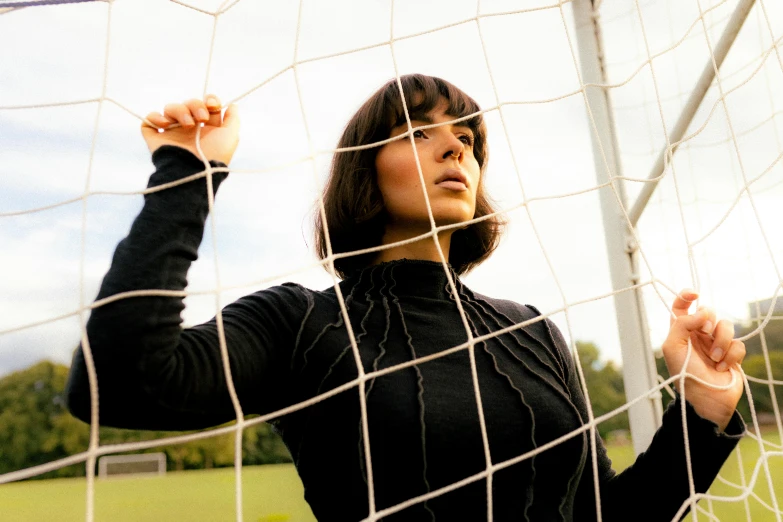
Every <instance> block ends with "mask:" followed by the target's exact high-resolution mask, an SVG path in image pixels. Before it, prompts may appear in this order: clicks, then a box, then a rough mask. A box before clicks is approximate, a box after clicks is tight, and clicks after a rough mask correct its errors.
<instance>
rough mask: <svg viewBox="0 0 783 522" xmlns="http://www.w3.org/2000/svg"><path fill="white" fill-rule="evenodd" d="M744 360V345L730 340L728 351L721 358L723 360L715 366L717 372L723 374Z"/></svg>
mask: <svg viewBox="0 0 783 522" xmlns="http://www.w3.org/2000/svg"><path fill="white" fill-rule="evenodd" d="M744 359H745V343H743V342H742V341H737V340H734V339H732V341H731V344H730V345H729V350H728V352H727V353H726V355H725V356H724V357H723V360H722V361H721V362H719V363H718V364H717V365H715V369H716V370H718V371H719V372H725V371H726V370H728V369H729V368H734V367H735V366H738V365H740V364H742V361H743V360H744Z"/></svg>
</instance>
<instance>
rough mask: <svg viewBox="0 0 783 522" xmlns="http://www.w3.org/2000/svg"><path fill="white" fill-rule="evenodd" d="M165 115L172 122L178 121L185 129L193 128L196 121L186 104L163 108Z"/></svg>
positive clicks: (169, 105)
mask: <svg viewBox="0 0 783 522" xmlns="http://www.w3.org/2000/svg"><path fill="white" fill-rule="evenodd" d="M163 115H164V116H165V117H166V118H169V119H170V120H174V121H178V122H179V123H180V125H182V126H183V127H193V126H194V125H195V124H196V120H194V119H193V115H192V114H191V113H190V109H189V108H188V107H187V106H186V105H185V104H184V103H170V104H168V105H166V106H165V107H164V108H163Z"/></svg>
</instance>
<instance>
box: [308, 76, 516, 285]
mask: <svg viewBox="0 0 783 522" xmlns="http://www.w3.org/2000/svg"><path fill="white" fill-rule="evenodd" d="M400 81H401V83H402V91H403V93H404V96H405V103H406V104H407V106H408V114H409V115H410V118H411V120H414V119H417V117H419V116H423V115H426V114H428V113H429V112H431V111H432V110H433V109H435V107H436V106H437V105H438V103H439V102H440V101H441V99H445V100H446V102H447V104H448V108H447V109H446V114H447V115H448V116H451V117H453V118H462V117H464V116H468V115H470V114H473V113H476V112H478V111H480V110H481V109H480V108H479V106H478V104H477V103H476V102H475V101H474V100H473V99H472V98H471V97H470V96H468V95H467V94H465V93H464V92H462V91H461V90H459V89H458V88H457V87H455V86H454V85H452V84H451V83H449V82H447V81H445V80H442V79H440V78H435V77H432V76H425V75H423V74H411V75H407V76H402V77H401V78H400ZM405 123H406V120H405V112H404V111H403V107H402V100H401V99H400V91H399V87H398V85H397V80H396V79H393V80H389V81H388V82H387V83H386V84H385V85H384V86H383V87H381V88H380V89H379V90H378V91H377V92H375V94H373V95H372V96H371V97H370V98H369V99H368V100H367V101H366V102H365V103H364V105H362V106H361V108H360V109H359V110H358V111H357V112H356V114H354V116H353V118H351V120H350V121H349V122H348V124H347V125H346V127H345V130H344V131H343V135H342V137H341V138H340V142H339V143H338V145H337V147H338V148H343V147H355V146H360V145H368V144H371V143H375V142H379V141H383V140H385V139H388V138H389V136H390V135H391V131H392V129H393V128H395V127H397V126H399V125H404V124H405ZM462 124H463V125H466V126H468V127H469V128H470V129H471V130H472V131H473V135H474V143H473V155H474V157H475V158H476V160H477V161H478V164H479V167H480V168H481V177H480V179H479V185H478V189H477V191H476V213H475V215H474V218H478V217H483V216H486V215H488V214H491V213H493V212H494V211H495V210H494V209H493V207H492V204H491V201H490V200H489V198H488V197H487V196H486V194H485V193H484V172H485V171H486V166H487V152H488V151H487V139H486V138H487V129H486V125H485V124H484V118H483V117H482V115H481V114H477V115H475V116H473V117H471V118H469V119H467V120H465V121H463V122H462ZM378 150H379V147H372V148H368V149H363V150H352V151H348V152H336V153H335V154H334V158H333V159H332V165H331V169H330V173H329V179H328V181H327V182H326V187H325V188H324V193H323V199H324V206H325V209H326V222H327V223H328V226H329V240H330V242H331V245H332V252H334V253H341V252H350V251H353V250H361V249H365V248H370V247H374V246H378V245H380V244H381V241H382V239H383V233H384V229H385V226H386V222H387V215H386V208H385V206H384V203H383V197H382V196H381V192H380V190H379V188H378V183H377V179H376V172H375V157H376V155H377V154H378ZM504 225H505V223H504V221H503V220H502V219H501V218H500V217H499V216H493V217H491V218H487V219H485V220H483V221H479V222H477V223H473V224H471V225H469V226H467V227H465V228H462V229H459V230H456V231H455V232H454V234H453V235H452V237H451V247H450V250H449V263H450V264H451V266H452V267H453V268H454V270H455V271H456V272H457V273H458V274H464V273H466V272H468V271H469V270H471V269H473V268H474V267H476V266H477V265H479V264H480V263H481V262H482V261H484V260H485V259H486V258H487V257H489V255H490V254H491V253H492V252H493V251H494V250H495V248H497V245H498V242H499V241H500V236H501V234H502V230H503V227H504ZM315 246H316V252H317V253H318V256H319V258H320V259H324V258H326V257H327V255H328V253H327V249H326V236H325V234H324V223H323V222H322V220H321V214H320V212H317V213H316V217H315ZM377 255H378V253H377V252H372V253H370V254H362V255H355V256H350V257H344V258H340V259H336V260H335V262H334V266H335V270H336V272H337V273H338V274H339V275H340V277H342V278H345V277H347V276H348V275H350V273H351V272H353V271H355V270H359V269H362V268H365V267H367V266H369V265H371V264H372V262H373V260H374V259H375V258H376V257H377Z"/></svg>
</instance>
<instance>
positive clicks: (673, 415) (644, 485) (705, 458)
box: [550, 295, 745, 522]
mask: <svg viewBox="0 0 783 522" xmlns="http://www.w3.org/2000/svg"><path fill="white" fill-rule="evenodd" d="M686 297H693V299H695V297H694V296H691V295H687V296H686ZM691 300H692V299H691ZM680 301H681V298H678V300H677V301H675V305H674V309H675V310H674V311H675V315H676V316H677V320H676V321H672V325H671V330H670V333H669V337H668V338H667V341H666V343H665V345H664V351H665V353H666V354H667V363H668V364H669V367H670V368H669V369H670V372H671V373H672V375H674V374H675V373H678V372H679V370H680V368H681V367H682V361H683V360H684V353H683V352H684V351H685V350H686V349H687V344H688V338H689V336H693V338H694V341H693V346H694V353H693V355H692V357H691V361H690V363H689V367H688V371H689V373H693V374H696V375H698V376H699V377H701V378H703V379H705V380H707V381H710V382H715V383H716V384H721V385H724V384H727V383H728V382H730V381H731V377H730V372H728V371H726V369H725V367H724V366H722V365H720V362H723V361H724V360H726V361H729V362H730V363H731V364H737V365H738V364H739V362H740V361H741V359H742V357H741V355H742V354H740V353H738V352H742V353H744V347H743V346H740V345H741V344H742V343H739V345H736V344H734V343H733V342H732V340H731V336H730V335H729V336H728V338H726V335H725V333H726V332H723V331H722V330H721V331H720V332H716V334H715V340H717V343H718V344H719V345H720V347H721V348H722V349H723V351H724V352H725V354H726V355H725V356H724V358H721V359H719V361H718V362H715V361H714V360H712V359H710V357H709V355H710V354H711V353H712V351H713V350H712V349H713V348H715V347H716V346H717V345H714V342H713V338H712V336H711V335H709V334H705V333H703V332H702V331H701V330H702V329H703V327H704V325H705V323H708V322H713V324H714V320H715V319H714V316H712V315H711V312H709V311H701V310H700V311H699V312H697V313H695V314H692V315H688V314H687V310H688V306H685V308H684V312H682V310H678V309H677V307H678V306H680V307H682V303H681V302H680ZM719 324H720V323H719ZM722 328H725V325H723V327H722ZM550 329H551V331H552V333H553V338H554V342H555V346H556V348H557V350H558V352H560V353H561V354H562V356H563V359H564V360H565V362H566V367H567V373H568V381H569V390H570V392H571V397H572V400H573V401H574V403H575V404H576V406H577V408H578V409H579V410H580V412H581V414H582V417H583V419H584V421H585V422H586V421H587V404H586V401H585V399H584V394H583V393H582V388H581V386H580V385H579V379H578V377H577V374H576V370H575V367H574V365H573V360H572V359H571V357H570V355H569V350H568V348H567V346H566V343H565V341H564V340H563V337H562V335H561V334H560V332H559V331H558V330H557V327H556V326H554V324H552V323H550ZM706 330H710V325H709V324H708V325H707V328H706ZM710 333H711V332H710ZM708 338H709V342H706V341H707V339H708ZM735 350H736V351H735ZM696 352H698V353H696ZM677 364H679V366H677ZM719 365H720V366H719ZM716 368H717V369H716ZM738 380H739V381H741V379H738ZM692 382H693V384H688V385H686V389H685V396H686V398H687V399H688V400H687V401H686V422H687V428H688V439H689V444H688V448H689V450H690V457H691V469H692V471H693V478H694V485H695V491H696V492H697V493H703V492H705V491H707V489H708V488H709V487H710V485H711V484H712V482H713V481H714V480H715V477H716V476H717V474H718V472H719V471H720V468H721V467H722V466H723V463H724V462H725V461H726V459H727V458H728V457H729V455H730V454H731V452H732V451H733V449H734V448H735V447H736V445H737V443H738V442H739V439H740V438H741V437H742V435H743V434H744V432H745V424H744V423H743V421H742V418H741V417H740V416H739V413H737V412H736V405H737V401H738V400H739V394H741V391H742V388H741V384H740V386H739V390H738V389H737V387H736V386H735V387H734V388H732V389H730V390H715V389H713V388H709V387H703V386H702V385H699V384H698V383H695V381H692ZM702 388H704V389H702ZM691 397H693V398H694V399H696V403H695V404H694V403H692V402H691V400H690V398H691ZM705 398H706V399H707V400H708V403H707V404H706V405H705V404H704V403H701V402H699V400H700V399H701V400H705ZM629 399H630V398H629ZM681 401H682V398H681V397H680V396H679V395H678V397H677V399H676V400H675V401H672V403H671V404H670V405H669V407H668V408H667V410H666V411H665V412H664V415H663V423H662V426H661V427H660V428H659V429H658V431H657V432H656V433H655V436H654V437H653V440H652V442H651V443H650V446H649V447H648V448H647V450H646V451H644V452H643V453H641V454H640V455H639V456H638V457H637V459H636V461H635V462H634V464H633V465H632V466H630V467H629V468H627V469H626V470H624V471H623V472H621V473H619V474H618V473H615V471H614V470H612V466H611V461H610V460H609V457H608V456H607V453H606V448H605V446H604V444H603V441H602V440H601V438H600V436H599V435H598V431H597V430H595V436H596V449H597V461H596V462H597V463H598V466H597V467H598V483H599V487H600V492H601V514H602V520H603V521H604V522H615V521H621V520H629V519H633V520H639V521H651V522H653V521H655V522H668V521H670V520H672V519H673V518H674V516H675V515H676V513H677V511H678V510H679V509H680V507H681V505H682V504H683V502H684V501H685V500H686V499H687V498H688V496H689V495H690V488H689V484H688V467H687V462H686V455H685V438H684V430H683V423H682V416H681V405H682V403H681ZM716 404H721V405H722V406H721V407H715V406H714V405H716ZM705 406H707V407H705ZM710 406H712V407H710ZM727 412H728V414H727ZM713 416H714V417H713ZM588 441H589V439H588ZM587 452H588V455H587V459H586V462H585V468H584V471H583V473H582V477H581V480H580V483H579V486H578V489H577V494H576V499H575V508H574V509H575V513H579V518H580V520H586V521H590V520H596V518H597V517H596V501H595V481H594V475H593V464H592V455H591V450H590V445H589V442H588V446H587Z"/></svg>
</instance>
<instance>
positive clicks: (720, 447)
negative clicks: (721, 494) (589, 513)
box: [601, 399, 745, 521]
mask: <svg viewBox="0 0 783 522" xmlns="http://www.w3.org/2000/svg"><path fill="white" fill-rule="evenodd" d="M680 401H681V399H678V400H677V401H674V402H673V403H672V404H671V405H670V406H669V408H667V410H666V412H665V413H664V417H663V423H662V426H661V428H659V429H658V431H657V432H656V434H655V436H654V438H653V440H652V442H651V443H650V446H649V447H648V449H647V450H646V451H644V452H643V453H641V454H640V455H639V456H638V457H637V459H636V461H635V462H634V464H633V465H632V466H631V467H629V468H628V469H626V470H625V471H623V472H622V473H620V474H618V475H614V473H613V472H611V470H609V469H605V470H604V473H603V476H604V477H606V478H605V480H604V481H602V484H601V497H602V505H603V513H604V515H605V516H604V520H606V521H614V520H625V519H627V516H628V513H629V510H637V509H638V507H639V506H644V513H643V515H641V518H639V520H650V521H658V520H660V521H669V520H672V518H673V517H674V516H675V514H676V513H677V511H678V510H679V509H680V507H681V506H682V504H683V502H685V500H686V499H687V498H688V497H689V496H690V485H689V478H688V477H689V468H690V474H691V475H692V477H693V483H694V491H695V492H696V493H703V492H706V491H707V489H708V488H709V487H710V485H711V484H712V482H713V481H714V480H715V477H716V476H717V474H718V472H719V471H720V469H721V467H722V466H723V464H724V462H725V461H726V459H727V458H728V457H729V455H730V454H731V452H732V451H733V450H734V448H735V447H736V445H737V443H738V442H739V439H740V438H741V437H742V435H743V434H744V432H745V425H744V423H743V422H742V419H741V417H740V416H739V414H738V413H735V415H734V416H733V417H732V418H731V420H730V422H729V423H728V424H727V425H726V427H725V430H723V431H721V430H719V427H718V426H717V425H716V424H715V423H713V422H711V421H709V420H707V419H704V418H702V417H700V416H699V415H698V414H697V413H696V411H695V410H694V409H693V407H692V406H691V405H690V404H688V403H686V419H687V433H688V444H687V445H686V442H685V430H684V429H683V424H682V410H681V406H682V403H681V402H680ZM686 448H687V449H688V452H689V455H690V464H689V462H688V459H687V458H686ZM661 488H663V489H661ZM656 492H657V493H656ZM635 512H636V511H635Z"/></svg>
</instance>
